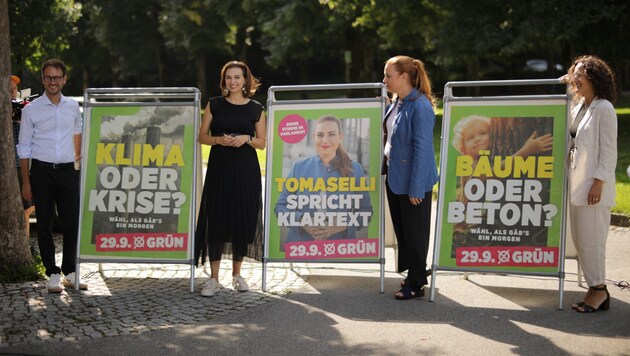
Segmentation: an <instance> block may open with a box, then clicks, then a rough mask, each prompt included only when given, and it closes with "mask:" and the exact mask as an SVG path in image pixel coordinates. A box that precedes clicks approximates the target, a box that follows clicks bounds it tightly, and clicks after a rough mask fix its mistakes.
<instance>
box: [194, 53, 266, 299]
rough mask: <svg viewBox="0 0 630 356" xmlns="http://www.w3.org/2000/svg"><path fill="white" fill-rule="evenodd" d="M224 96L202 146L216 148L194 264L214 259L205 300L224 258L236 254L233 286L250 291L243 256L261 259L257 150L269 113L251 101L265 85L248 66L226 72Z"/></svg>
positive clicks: (205, 124)
mask: <svg viewBox="0 0 630 356" xmlns="http://www.w3.org/2000/svg"><path fill="white" fill-rule="evenodd" d="M220 86H221V90H222V96H218V97H213V98H211V99H210V101H209V102H208V105H206V108H205V111H204V114H203V120H202V123H201V129H200V131H199V142H200V143H201V144H204V145H211V146H212V149H211V150H210V156H209V157H208V169H207V171H206V179H205V182H204V187H203V195H202V197H201V206H200V210H199V218H198V221H197V229H196V231H195V260H196V261H197V262H199V263H200V264H203V263H204V262H205V261H206V260H208V259H209V260H210V268H211V273H210V280H209V281H208V283H207V284H206V286H205V287H204V288H203V290H202V291H201V295H203V296H206V297H209V296H212V295H214V294H215V293H216V292H217V291H219V290H220V289H221V288H222V287H223V286H222V285H221V284H220V283H219V281H218V278H219V267H220V265H221V257H222V256H223V255H224V254H225V255H230V254H231V255H232V285H233V287H234V289H236V290H238V291H239V292H244V291H246V290H248V289H249V286H248V285H247V282H245V280H243V277H241V264H242V263H243V257H245V256H248V257H251V258H255V259H258V260H260V258H261V256H262V233H263V231H262V196H261V192H262V183H261V176H260V165H259V163H258V155H257V154H256V149H259V150H262V149H264V148H265V146H266V141H267V140H266V124H265V112H264V111H263V107H262V105H261V104H260V103H258V102H257V101H255V100H252V99H250V98H251V97H252V96H253V95H254V93H255V92H256V89H258V87H259V86H260V82H259V81H258V80H257V79H256V78H254V76H253V75H252V73H251V71H250V70H249V67H247V65H246V64H245V63H243V62H238V61H231V62H228V63H226V64H225V65H224V66H223V69H222V70H221V85H220Z"/></svg>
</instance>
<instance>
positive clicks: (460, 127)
mask: <svg viewBox="0 0 630 356" xmlns="http://www.w3.org/2000/svg"><path fill="white" fill-rule="evenodd" d="M477 122H481V123H484V124H487V125H490V118H489V117H487V116H480V115H471V116H466V117H463V118H462V119H461V120H459V122H458V123H457V124H455V127H454V128H453V141H452V142H453V147H455V149H456V150H458V151H459V153H464V133H463V132H464V130H466V129H467V128H469V127H470V126H471V125H472V124H474V123H477Z"/></svg>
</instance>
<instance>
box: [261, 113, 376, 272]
mask: <svg viewBox="0 0 630 356" xmlns="http://www.w3.org/2000/svg"><path fill="white" fill-rule="evenodd" d="M382 110H383V109H382V104H381V103H380V102H377V101H374V102H362V103H309V104H288V105H286V104H285V105H277V106H273V107H271V108H270V114H269V117H270V120H269V125H271V126H270V130H269V131H270V132H271V135H272V137H271V140H270V145H271V147H270V148H271V149H269V152H268V158H267V167H268V168H267V177H266V179H267V182H266V183H267V189H268V194H267V202H266V211H267V212H268V213H267V214H268V219H267V221H268V224H267V226H266V229H267V234H266V242H267V243H266V247H265V249H266V254H267V257H268V259H269V260H270V261H313V262H316V261H327V260H329V261H339V260H350V261H356V262H365V261H368V262H372V261H378V259H379V255H380V245H379V244H380V224H381V222H380V216H381V211H380V209H381V178H380V177H381V175H380V170H381V166H380V164H381V142H382V137H381V126H380V125H381V117H382Z"/></svg>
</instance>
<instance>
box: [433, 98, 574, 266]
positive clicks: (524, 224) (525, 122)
mask: <svg viewBox="0 0 630 356" xmlns="http://www.w3.org/2000/svg"><path fill="white" fill-rule="evenodd" d="M450 104H451V106H450V107H449V112H448V114H447V115H446V114H445V121H444V125H445V130H447V132H446V131H445V132H446V136H445V137H444V140H443V145H447V146H446V147H445V148H443V150H442V152H443V153H445V154H446V156H445V157H444V158H443V159H442V162H445V163H446V164H443V165H442V167H441V172H440V176H441V181H440V196H441V199H440V201H441V204H442V205H441V212H442V214H441V216H439V222H440V223H441V227H440V231H441V233H440V236H439V238H440V254H439V265H440V266H444V267H446V268H455V269H464V270H465V269H490V270H492V269H494V270H505V271H530V272H531V271H533V272H551V271H557V268H558V263H559V260H560V240H561V230H562V229H561V228H562V226H561V225H562V224H561V222H562V216H563V210H562V209H563V187H564V162H565V150H566V148H565V142H566V120H567V119H566V118H567V111H566V110H567V104H566V101H565V100H558V99H550V100H536V101H533V100H523V101H517V100H514V101H480V102H455V103H450Z"/></svg>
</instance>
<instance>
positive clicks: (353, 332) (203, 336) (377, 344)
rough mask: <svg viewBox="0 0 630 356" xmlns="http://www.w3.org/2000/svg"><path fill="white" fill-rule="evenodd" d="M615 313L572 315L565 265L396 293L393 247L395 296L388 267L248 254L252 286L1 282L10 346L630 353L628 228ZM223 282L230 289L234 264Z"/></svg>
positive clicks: (176, 274)
mask: <svg viewBox="0 0 630 356" xmlns="http://www.w3.org/2000/svg"><path fill="white" fill-rule="evenodd" d="M608 247H609V249H608V250H609V251H608V265H607V267H608V276H609V278H610V279H609V282H608V288H609V290H610V293H611V296H612V303H611V310H610V311H608V312H600V313H595V314H593V315H582V314H578V313H576V312H574V311H571V310H570V304H571V302H573V301H576V300H579V299H580V297H581V296H582V294H583V293H584V289H582V288H580V287H578V285H577V283H576V280H577V277H576V270H577V264H576V263H575V260H568V261H567V263H566V271H567V276H566V281H565V283H564V286H565V295H564V299H563V304H564V309H563V310H558V302H559V299H558V297H559V293H558V286H559V283H558V280H557V279H554V278H544V277H531V276H497V275H493V274H470V275H469V276H468V279H466V278H464V275H463V274H462V273H453V272H446V271H438V273H437V277H436V281H435V283H436V286H437V295H436V299H435V301H434V302H433V303H430V302H428V298H426V297H425V298H422V299H417V300H411V301H404V302H401V301H396V300H395V299H394V298H393V297H392V295H391V293H392V292H393V291H394V290H396V289H397V287H396V286H397V283H398V282H399V280H400V278H401V277H400V275H399V274H398V273H396V272H395V271H394V267H393V261H394V258H393V253H394V252H393V250H392V249H387V251H386V258H387V263H386V274H385V290H386V292H385V293H384V294H381V293H380V292H379V272H378V266H377V265H357V264H344V265H338V264H335V265H332V264H308V265H305V264H296V265H295V266H294V267H295V268H293V269H291V268H290V266H289V265H288V264H270V265H269V267H268V278H267V287H268V292H266V293H263V292H261V291H260V286H261V265H260V264H251V263H245V264H244V266H243V267H244V268H243V274H244V276H245V278H246V279H247V280H248V281H250V283H251V285H252V287H253V290H252V291H250V292H246V293H238V292H235V291H233V290H232V289H231V288H228V289H226V290H225V291H222V292H220V293H219V294H217V295H216V296H215V297H212V298H203V297H201V296H200V295H199V293H198V291H199V290H200V288H201V286H202V284H203V283H204V282H205V281H206V280H207V275H205V274H204V273H203V270H202V269H197V271H196V275H197V278H196V279H195V285H196V292H195V293H190V292H189V273H190V268H189V267H188V266H183V265H144V264H104V265H103V272H102V273H100V272H99V270H98V264H82V265H81V270H82V274H83V276H84V277H85V278H84V280H85V281H86V282H88V283H89V286H90V288H89V290H88V291H82V292H76V291H74V290H69V291H64V292H63V293H61V294H48V293H47V292H46V290H45V284H44V282H43V281H42V282H38V283H25V284H9V285H3V286H1V287H0V325H1V326H0V355H18V354H28V355H59V354H64V355H101V354H107V355H157V354H169V355H171V354H172V355H175V354H184V353H185V354H188V355H208V354H212V355H224V354H235V353H239V354H245V355H249V354H258V355H271V354H274V355H276V354H281V355H295V354H302V355H315V354H317V355H321V354H341V355H347V354H362V355H365V354H368V355H400V354H427V355H488V354H496V355H505V354H518V355H630V289H622V288H619V287H616V286H615V283H616V282H619V281H621V280H625V281H630V229H628V228H619V227H613V228H611V230H610V235H609V243H608ZM223 267H224V268H222V273H223V274H222V277H221V282H222V283H223V284H224V285H226V286H227V285H229V282H230V277H229V273H230V272H229V264H225V263H224V265H223Z"/></svg>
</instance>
